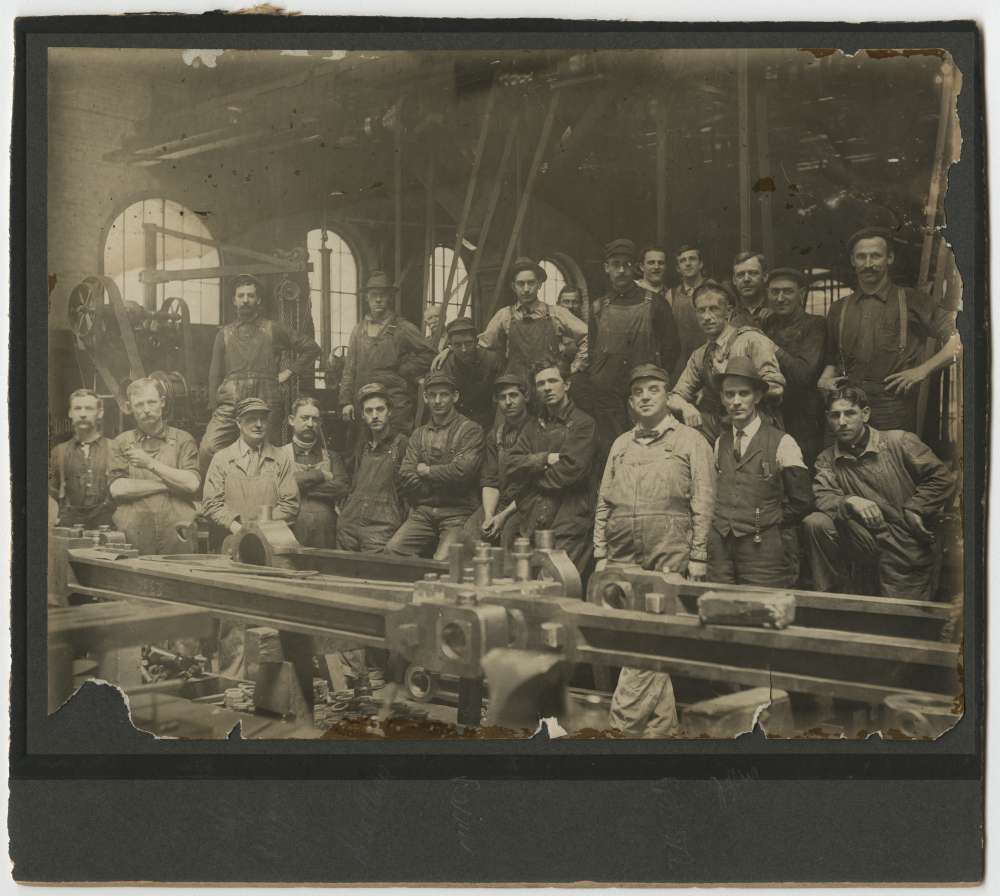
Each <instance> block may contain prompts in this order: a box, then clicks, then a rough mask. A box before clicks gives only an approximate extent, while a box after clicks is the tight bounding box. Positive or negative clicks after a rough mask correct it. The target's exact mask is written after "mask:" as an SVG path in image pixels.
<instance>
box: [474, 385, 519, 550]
mask: <svg viewBox="0 0 1000 896" xmlns="http://www.w3.org/2000/svg"><path fill="white" fill-rule="evenodd" d="M493 394H494V395H495V396H496V407H497V410H498V411H499V412H500V413H499V419H498V421H497V423H496V424H494V425H493V426H492V427H491V428H490V430H489V432H488V433H487V434H486V453H485V455H484V457H483V469H482V473H481V474H480V477H479V487H480V490H481V495H482V505H481V506H480V507H479V509H478V510H477V511H476V512H475V513H474V514H473V515H472V516H470V517H469V520H468V522H467V523H466V524H465V532H464V535H463V540H464V541H465V543H466V545H467V546H468V547H469V548H475V545H476V544H477V543H478V542H480V541H487V542H489V543H490V544H495V545H502V546H504V547H508V548H509V547H511V546H512V545H513V543H514V539H515V538H516V537H517V535H518V532H519V531H520V519H519V518H518V516H517V488H516V486H515V485H514V483H513V482H511V481H510V476H509V475H508V472H507V461H508V458H509V456H510V450H511V448H513V447H514V444H515V443H516V442H517V439H518V437H519V436H520V435H521V430H522V429H524V425H525V423H527V422H528V419H529V418H530V415H529V413H528V384H527V383H526V382H525V381H524V379H522V378H521V377H520V376H518V375H517V374H516V373H503V374H501V375H500V376H498V377H497V378H496V382H495V383H494V385H493Z"/></svg>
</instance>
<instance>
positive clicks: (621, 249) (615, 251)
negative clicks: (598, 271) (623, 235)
mask: <svg viewBox="0 0 1000 896" xmlns="http://www.w3.org/2000/svg"><path fill="white" fill-rule="evenodd" d="M638 254H639V253H638V250H637V249H636V248H635V243H633V242H632V240H626V239H617V240H612V241H611V242H610V243H608V244H607V245H606V246H605V247H604V260H605V261H607V260H608V259H609V258H612V257H614V256H615V255H627V256H628V257H629V258H631V259H633V260H635V259H636V258H637V257H638Z"/></svg>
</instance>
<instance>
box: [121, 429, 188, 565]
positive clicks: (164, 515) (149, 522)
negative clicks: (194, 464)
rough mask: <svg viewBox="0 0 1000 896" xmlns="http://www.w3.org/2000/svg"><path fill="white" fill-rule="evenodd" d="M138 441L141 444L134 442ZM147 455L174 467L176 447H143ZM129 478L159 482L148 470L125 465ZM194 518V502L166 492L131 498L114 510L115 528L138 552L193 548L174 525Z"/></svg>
mask: <svg viewBox="0 0 1000 896" xmlns="http://www.w3.org/2000/svg"><path fill="white" fill-rule="evenodd" d="M137 444H140V445H141V443H137ZM144 450H145V451H146V453H147V454H149V456H150V457H152V458H154V459H155V460H158V461H159V462H160V463H162V464H164V465H165V466H168V467H173V468H174V469H177V462H178V457H177V446H176V444H171V443H169V442H168V443H165V444H164V445H163V446H161V447H159V448H148V447H147V448H144ZM128 478H129V479H143V480H151V481H154V482H159V481H161V480H160V478H159V477H158V476H156V475H154V474H153V473H152V472H150V471H149V470H144V469H142V468H140V467H136V466H133V465H131V464H130V465H129V468H128ZM193 521H194V505H193V504H192V503H191V502H189V501H185V500H183V499H182V498H180V497H178V496H177V495H173V494H171V493H170V492H167V493H164V494H158V495H147V496H146V497H145V498H138V499H136V500H134V501H123V502H122V503H121V504H119V505H118V507H117V508H116V509H115V513H114V522H115V528H117V529H119V530H121V531H122V532H124V533H125V537H126V538H127V539H128V541H129V543H130V544H131V545H132V546H133V547H134V548H135V549H136V550H137V551H138V552H139V553H140V554H183V553H190V552H191V551H194V550H195V546H194V545H191V544H189V543H188V542H186V541H184V540H183V539H182V538H181V537H180V535H179V534H178V532H177V527H178V526H189V525H190V524H191V523H192V522H193Z"/></svg>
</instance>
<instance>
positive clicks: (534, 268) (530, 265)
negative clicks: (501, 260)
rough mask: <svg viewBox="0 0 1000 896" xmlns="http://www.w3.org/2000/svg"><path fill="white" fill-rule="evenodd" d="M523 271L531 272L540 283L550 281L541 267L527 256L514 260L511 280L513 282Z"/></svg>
mask: <svg viewBox="0 0 1000 896" xmlns="http://www.w3.org/2000/svg"><path fill="white" fill-rule="evenodd" d="M521 271H531V273H533V274H534V275H535V276H536V277H537V278H538V282H539V283H544V282H545V281H546V280H548V279H549V277H548V274H546V273H545V270H544V268H542V266H541V265H539V264H536V263H535V262H534V261H532V260H531V259H530V258H527V257H525V256H521V257H520V258H515V259H514V263H513V264H512V265H511V266H510V279H511V280H513V279H514V278H515V277H516V276H517V275H518V274H520V273H521Z"/></svg>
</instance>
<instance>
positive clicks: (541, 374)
mask: <svg viewBox="0 0 1000 896" xmlns="http://www.w3.org/2000/svg"><path fill="white" fill-rule="evenodd" d="M534 384H535V392H536V394H537V396H538V398H539V400H540V403H541V405H542V411H541V414H540V415H539V416H538V417H532V418H530V419H529V420H528V421H527V423H525V425H524V427H523V428H522V429H521V434H520V435H519V436H518V438H517V441H516V442H515V443H514V446H513V447H512V448H511V450H510V455H509V458H508V461H507V469H508V475H509V477H510V482H511V483H513V485H514V487H515V488H516V489H517V507H518V515H519V516H520V518H521V523H520V525H521V535H523V536H526V537H529V538H530V537H531V535H532V534H533V533H534V532H535V530H536V529H551V530H552V532H553V534H554V536H555V545H556V547H557V548H561V549H562V550H564V551H566V553H567V554H569V558H570V559H571V560H572V561H573V563H574V564H576V568H577V569H578V570H580V573H581V575H582V574H583V573H584V571H585V570H586V568H587V564H588V563H589V561H590V555H591V547H592V545H591V539H590V530H591V525H592V521H593V499H592V473H593V469H594V455H595V451H596V448H597V432H596V430H597V427H596V424H595V423H594V419H593V418H592V417H591V416H590V415H589V414H585V413H584V412H583V411H581V410H580V409H579V408H578V407H576V405H575V404H574V403H573V401H572V400H571V399H570V397H569V387H568V385H567V383H566V380H565V378H564V377H563V374H562V371H561V370H560V369H559V365H558V363H556V362H554V361H553V360H551V359H547V360H546V361H543V362H542V365H541V366H540V368H539V370H538V371H537V372H536V373H535V376H534Z"/></svg>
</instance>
